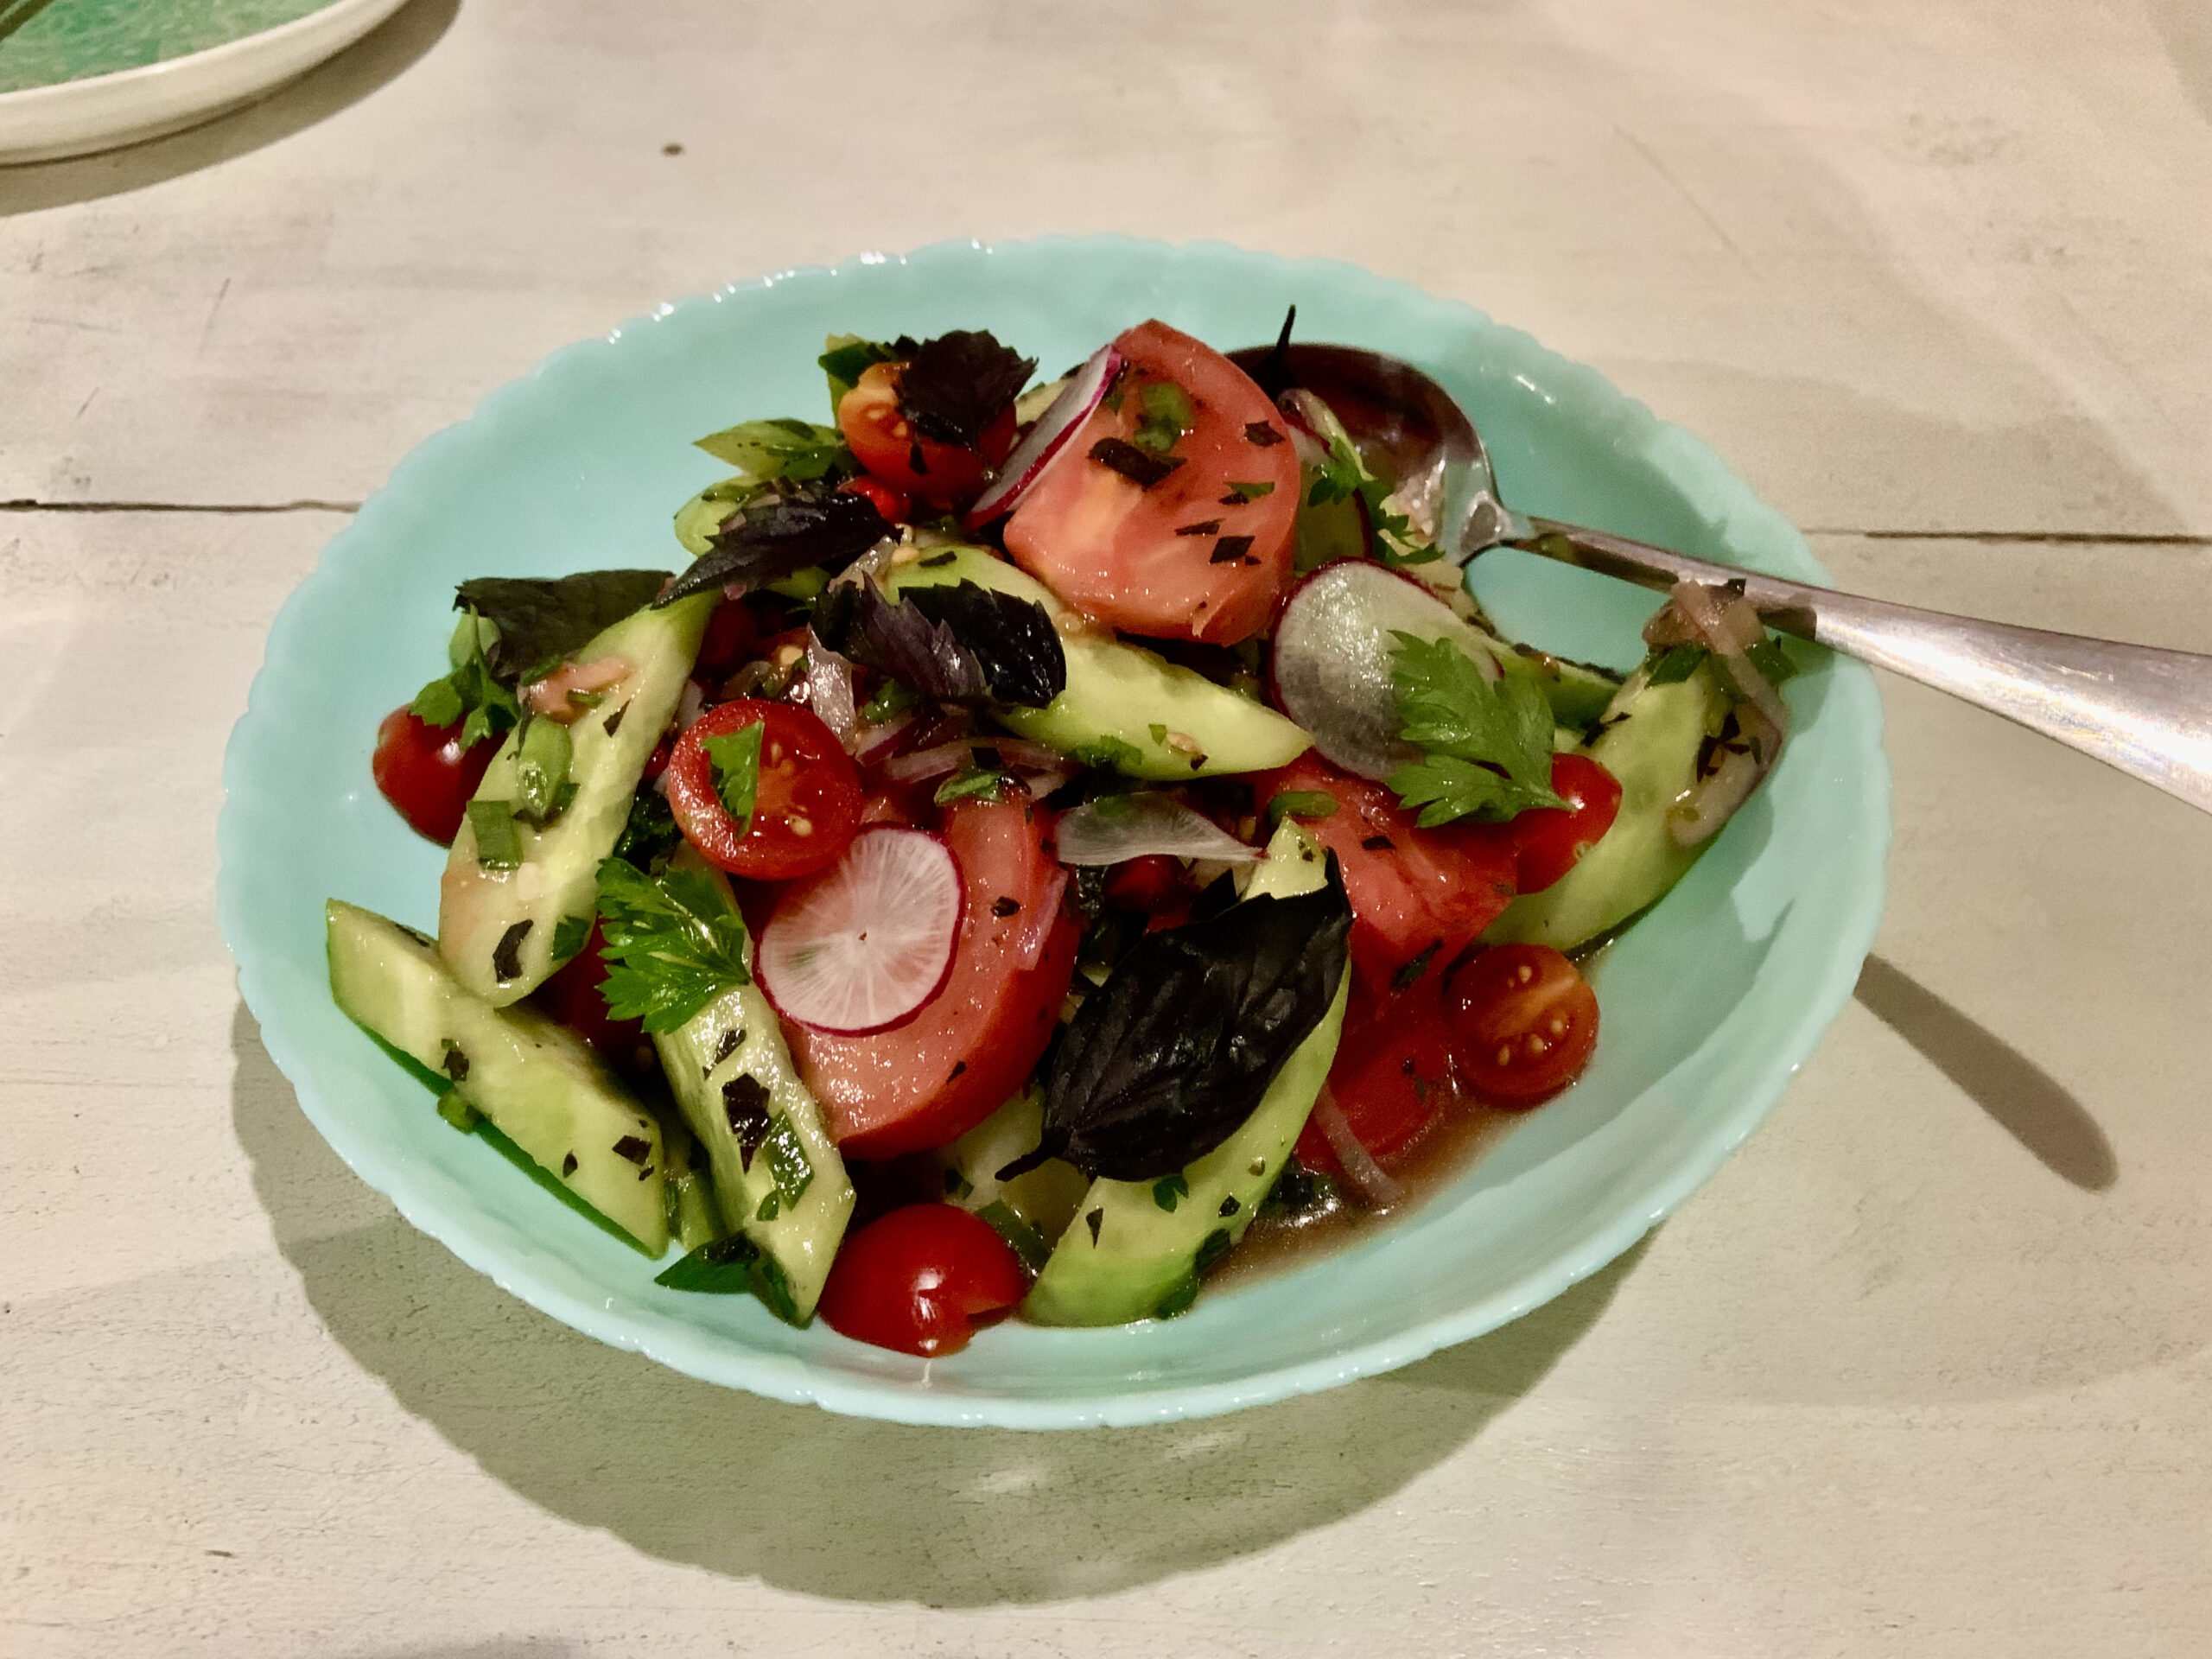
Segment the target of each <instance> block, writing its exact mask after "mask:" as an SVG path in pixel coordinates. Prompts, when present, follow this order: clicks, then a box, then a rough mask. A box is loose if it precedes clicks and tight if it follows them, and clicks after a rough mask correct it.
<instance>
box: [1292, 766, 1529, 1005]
mask: <svg viewBox="0 0 2212 1659" xmlns="http://www.w3.org/2000/svg"><path fill="white" fill-rule="evenodd" d="M1293 790H1295V791H1318V792H1319V793H1322V794H1325V795H1328V796H1329V797H1331V798H1332V799H1334V800H1335V801H1336V803H1337V810H1336V811H1334V812H1332V813H1331V814H1330V815H1329V816H1328V817H1323V818H1314V819H1311V820H1308V821H1306V829H1307V830H1308V831H1309V832H1310V833H1311V834H1312V835H1313V838H1314V839H1315V840H1317V841H1319V842H1320V843H1321V844H1322V845H1323V846H1324V847H1325V848H1327V849H1329V850H1330V851H1331V852H1333V853H1334V854H1336V855H1337V859H1338V863H1339V864H1340V865H1341V866H1342V868H1343V869H1344V893H1345V895H1346V896H1347V897H1348V898H1350V899H1351V959H1352V965H1353V967H1354V968H1355V969H1357V971H1358V974H1359V977H1360V979H1361V981H1362V982H1363V983H1365V985H1366V986H1367V988H1369V989H1370V990H1371V991H1375V992H1376V993H1377V994H1381V993H1384V992H1387V991H1389V989H1390V988H1391V985H1392V982H1393V981H1395V979H1396V977H1397V976H1398V973H1399V971H1400V970H1401V969H1405V968H1408V967H1410V966H1411V965H1412V963H1414V961H1416V960H1417V959H1419V958H1420V957H1421V956H1422V954H1423V953H1424V952H1430V953H1432V954H1430V955H1429V956H1428V959H1427V960H1428V967H1429V969H1430V970H1431V971H1432V972H1433V971H1436V970H1439V969H1442V968H1444V967H1445V966H1446V965H1447V964H1448V963H1451V962H1452V960H1453V959H1454V958H1455V957H1458V956H1459V952H1461V951H1462V950H1465V949H1466V948H1467V946H1468V945H1470V944H1473V943H1474V941H1475V940H1476V939H1477V938H1480V937H1481V935H1482V931H1483V930H1484V928H1486V927H1488V926H1489V925H1491V923H1492V922H1494V921H1496V920H1497V917H1498V912H1501V911H1503V909H1504V908H1505V907H1506V906H1507V905H1509V904H1510V903H1511V902H1512V901H1513V894H1514V891H1515V887H1514V880H1513V864H1514V859H1515V857H1516V853H1515V846H1514V839H1513V826H1512V825H1511V824H1510V823H1468V822H1462V823H1447V824H1443V825H1440V826H1439V827H1438V828H1436V829H1421V827H1420V825H1419V824H1418V823H1417V822H1416V821H1415V817H1414V814H1413V813H1411V812H1408V811H1407V810H1405V809H1404V808H1403V807H1402V806H1400V805H1399V804H1398V798H1397V796H1395V794H1393V793H1392V792H1391V791H1389V789H1387V788H1386V787H1384V786H1383V785H1381V784H1376V783H1370V782H1369V781H1368V780H1367V779H1364V778H1357V777H1354V776H1353V775H1352V774H1351V772H1344V771H1341V770H1339V769H1338V767H1336V766H1332V765H1330V764H1329V762H1327V761H1326V760H1322V759H1321V758H1320V756H1319V755H1318V754H1314V753H1311V752H1310V751H1309V752H1308V753H1305V754H1302V755H1300V757H1299V758H1298V759H1297V760H1294V761H1292V762H1291V763H1290V765H1288V766H1285V767H1283V768H1281V770H1280V771H1277V772H1269V773H1268V774H1266V775H1265V776H1264V777H1262V778H1258V779H1255V780H1254V786H1253V799H1254V800H1255V801H1256V802H1257V803H1258V804H1259V805H1260V807H1261V809H1262V810H1265V809H1266V807H1267V805H1268V802H1270V801H1272V800H1273V799H1274V798H1275V797H1276V796H1277V795H1280V794H1282V793H1283V792H1285V791H1293Z"/></svg>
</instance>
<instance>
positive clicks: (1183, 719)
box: [885, 547, 1313, 782]
mask: <svg viewBox="0 0 2212 1659" xmlns="http://www.w3.org/2000/svg"><path fill="white" fill-rule="evenodd" d="M947 554H950V559H948V560H947V561H946V563H943V564H938V565H930V564H924V563H912V564H906V565H902V566H901V567H899V569H897V570H894V571H893V573H892V574H891V576H890V578H889V580H888V581H887V583H886V584H885V589H886V591H887V593H888V594H890V595H891V597H893V599H896V598H897V597H898V596H899V594H900V593H901V592H903V591H904V590H906V588H922V587H934V586H938V585H941V584H946V583H950V582H975V583H976V585H977V586H979V587H983V588H993V589H995V590H996V591H997V592H1000V593H1002V594H1013V595H1014V597H1015V598H1017V599H1027V600H1031V601H1035V602H1036V603H1037V604H1039V605H1042V606H1043V607H1045V610H1046V614H1048V615H1049V616H1051V617H1052V620H1053V622H1054V624H1055V626H1058V624H1060V623H1061V622H1063V621H1064V620H1066V619H1067V618H1068V617H1069V615H1070V612H1069V610H1068V607H1066V606H1065V605H1064V604H1062V603H1061V602H1060V601H1059V599H1058V596H1057V595H1055V594H1053V592H1052V589H1051V588H1047V587H1046V586H1045V585H1044V583H1042V582H1039V581H1038V580H1037V579H1036V578H1035V577H1034V576H1032V575H1029V574H1028V573H1027V572H1026V571H1023V570H1020V569H1015V568H1014V566H1013V565H1011V564H1009V563H1007V562H1006V561H1005V560H1004V559H1001V558H996V557H994V556H992V555H991V554H990V553H988V552H987V551H985V550H983V549H982V548H975V547H944V548H939V549H938V550H935V551H934V552H932V553H931V554H930V555H929V557H931V558H938V557H942V556H944V555H947ZM1060 649H1061V650H1062V651H1063V652H1065V654H1066V657H1067V663H1068V683H1067V690H1065V691H1063V692H1061V693H1060V695H1059V696H1057V697H1055V698H1054V699H1053V700H1052V702H1051V703H1050V704H1048V705H1047V706H1046V707H1045V708H1042V709H1012V708H1005V707H1001V706H998V705H994V706H993V707H992V709H991V718H992V719H994V720H995V721H998V722H999V723H1000V724H1001V726H1004V727H1005V728H1007V730H1008V731H1010V732H1013V733H1014V734H1015V735H1016V736H1018V737H1026V738H1027V739H1028V740H1029V741H1031V742H1033V743H1041V744H1043V745H1044V746H1045V747H1047V748H1052V749H1058V750H1060V751H1061V752H1062V753H1075V752H1077V751H1078V750H1080V749H1083V748H1084V747H1087V746H1090V745H1093V744H1099V743H1102V742H1104V741H1109V740H1110V741H1114V742H1117V743H1122V744H1126V745H1127V746H1128V747H1129V748H1130V749H1132V750H1134V751H1135V753H1136V755H1137V759H1135V760H1126V759H1125V760H1116V761H1115V762H1114V763H1113V766H1114V770H1116V772H1122V773H1125V774H1126V775H1128V776H1129V777H1132V778H1147V779H1154V780H1156V781H1160V782H1182V781H1187V780H1188V779H1192V778H1214V777H1225V776H1228V775H1230V774H1231V773H1236V772H1271V771H1273V770H1274V768H1275V767H1277V766H1288V765H1289V764H1290V763H1291V762H1292V761H1293V760H1296V759H1297V758H1298V757H1299V756H1300V755H1301V754H1303V753H1306V750H1307V749H1308V748H1310V747H1313V739H1312V738H1310V737H1308V736H1307V735H1306V733H1305V731H1304V729H1303V728H1300V727H1299V726H1297V725H1295V724H1294V723H1293V722H1292V721H1289V720H1287V719H1286V718H1284V716H1282V715H1280V714H1277V713H1276V712H1275V711H1274V709H1269V708H1268V707H1267V706H1266V705H1265V704H1263V703H1260V702H1255V701H1253V699H1251V698H1249V697H1247V696H1240V695H1239V694H1238V693H1236V692H1235V691H1231V690H1229V688H1228V687H1226V686H1221V685H1216V684H1215V683H1213V682H1212V681H1211V680H1210V679H1208V678H1206V677H1205V675H1203V674H1200V673H1198V672H1196V671H1193V670H1191V669H1187V668H1185V667H1184V666H1182V664H1179V663H1171V662H1169V661H1168V660H1167V659H1166V658H1164V657H1161V656H1160V655H1158V654H1157V653H1156V652H1149V651H1147V650H1145V649H1144V648H1143V647H1142V646H1141V645H1128V644H1125V643H1124V642H1122V640H1119V639H1114V638H1113V637H1112V636H1111V635H1109V634H1096V633H1088V632H1080V631H1077V632H1062V633H1061V635H1060ZM1154 726H1158V727H1160V728H1162V729H1163V730H1164V731H1166V732H1169V733H1174V734H1181V735H1184V736H1187V737H1189V738H1191V739H1192V741H1195V742H1196V743H1197V744H1198V748H1199V750H1200V756H1199V757H1196V758H1198V759H1199V760H1200V764H1198V765H1197V766H1192V764H1191V763H1192V760H1193V758H1194V757H1193V756H1192V755H1190V754H1186V753H1183V752H1182V751H1180V750H1179V749H1175V748H1172V747H1169V746H1168V745H1167V744H1166V742H1164V741H1162V740H1160V739H1159V738H1156V737H1154V735H1153V734H1152V728H1154Z"/></svg>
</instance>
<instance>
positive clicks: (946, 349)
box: [899, 328, 1037, 449]
mask: <svg viewBox="0 0 2212 1659" xmlns="http://www.w3.org/2000/svg"><path fill="white" fill-rule="evenodd" d="M1036 369H1037V359H1035V358H1033V357H1023V356H1022V355H1021V354H1020V353H1018V352H1015V351H1014V350H1013V349H1012V348H1011V347H1009V346H1001V345H1000V344H999V342H998V340H996V339H995V337H994V336H993V335H992V334H991V333H990V332H989V330H988V329H969V328H957V329H955V330H954V331H953V332H952V333H950V334H939V335H938V337H937V338H936V339H935V340H924V341H923V342H922V344H921V345H920V346H919V347H918V348H917V349H916V351H915V353H914V354H913V356H912V357H911V358H909V359H907V361H906V367H905V368H903V369H901V370H900V371H899V413H900V414H901V415H904V416H906V418H907V419H908V420H909V421H912V423H914V429H915V430H916V431H918V432H919V433H921V434H922V435H924V436H925V437H931V438H935V439H936V440H937V441H938V442H939V443H957V444H959V445H962V446H963V448H970V449H972V448H975V447H976V441H977V440H978V439H980V438H981V437H982V435H983V430H984V429H985V428H986V427H988V426H989V425H990V423H992V422H993V421H995V420H996V419H997V418H998V417H999V415H1000V413H1001V411H1002V410H1005V409H1006V407H1007V405H1008V404H1011V403H1013V402H1014V398H1015V397H1017V396H1018V395H1019V394H1020V391H1021V389H1022V388H1023V387H1024V386H1026V385H1028V384H1029V377H1030V376H1031V375H1032V374H1033V373H1034V372H1036Z"/></svg>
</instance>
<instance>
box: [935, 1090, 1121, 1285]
mask: <svg viewBox="0 0 2212 1659" xmlns="http://www.w3.org/2000/svg"><path fill="white" fill-rule="evenodd" d="M1044 1133H1045V1103H1044V1102H1043V1100H1042V1099H1040V1098H1039V1096H1038V1094H1037V1093H1036V1091H1035V1090H1023V1091H1022V1092H1021V1093H1020V1094H1018V1095H1016V1096H1014V1098H1013V1099H1012V1100H1009V1101H1008V1102H1007V1103H1006V1104H1005V1105H1003V1106H1001V1107H1000V1108H999V1109H998V1110H996V1111H995V1112H993V1113H992V1114H991V1115H990V1116H988V1117H987V1118H985V1119H984V1120H983V1121H982V1122H981V1123H978V1124H977V1125H976V1127H975V1128H972V1129H970V1130H969V1131H968V1133H967V1134H965V1135H962V1136H961V1137H960V1138H959V1139H958V1140H957V1141H954V1142H953V1143H952V1144H951V1145H950V1146H949V1147H944V1149H943V1150H941V1151H939V1152H938V1154H936V1156H937V1160H938V1164H939V1165H940V1166H942V1167H943V1169H944V1196H945V1200H946V1202H947V1203H950V1204H957V1205H959V1206H960V1207H961V1208H962V1209H963V1210H969V1211H974V1212H975V1213H976V1215H979V1216H981V1217H982V1218H983V1219H984V1220H985V1221H988V1222H989V1223H990V1224H991V1225H992V1226H993V1227H995V1228H996V1229H997V1230H998V1231H999V1236H1001V1237H1002V1238H1004V1239H1005V1240H1006V1242H1007V1243H1009V1244H1011V1245H1012V1246H1014V1254H1015V1255H1019V1256H1020V1257H1021V1259H1022V1261H1023V1262H1024V1264H1025V1265H1027V1267H1028V1268H1029V1270H1030V1271H1031V1272H1032V1273H1034V1272H1036V1271H1038V1270H1039V1268H1042V1267H1043V1266H1044V1265H1045V1262H1046V1257H1047V1256H1049V1255H1050V1254H1051V1253H1052V1245H1053V1243H1054V1241H1055V1240H1057V1239H1058V1237H1059V1236H1060V1235H1061V1234H1063V1233H1065V1231H1066V1230H1067V1227H1068V1224H1069V1223H1070V1222H1071V1221H1073V1220H1074V1219H1075V1213H1076V1207H1077V1205H1079V1204H1081V1203H1082V1201H1083V1195H1084V1193H1085V1192H1088V1191H1089V1190H1090V1182H1089V1181H1088V1180H1086V1179H1084V1173H1083V1172H1082V1171H1081V1170H1079V1169H1077V1167H1076V1166H1074V1165H1073V1164H1071V1163H1066V1162H1065V1161H1063V1160H1060V1159H1058V1158H1052V1159H1047V1160H1046V1161H1045V1162H1044V1163H1041V1164H1039V1166H1037V1167H1036V1168H1034V1169H1032V1170H1025V1171H1024V1172H1023V1173H1020V1174H1019V1175H1017V1176H1015V1177H1014V1179H1012V1180H1010V1181H1001V1180H1000V1179H999V1171H1001V1170H1002V1169H1004V1168H1005V1167H1006V1166H1007V1165H1008V1164H1010V1163H1012V1162H1013V1161H1014V1160H1015V1159H1017V1158H1020V1157H1021V1156H1023V1155H1024V1154H1027V1153H1029V1152H1031V1151H1033V1150H1034V1149H1035V1147H1036V1145H1037V1143H1038V1141H1040V1140H1042V1139H1043V1138H1044Z"/></svg>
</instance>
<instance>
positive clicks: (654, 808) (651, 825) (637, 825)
mask: <svg viewBox="0 0 2212 1659" xmlns="http://www.w3.org/2000/svg"><path fill="white" fill-rule="evenodd" d="M682 845H683V831H682V830H681V829H677V827H676V814H675V813H674V812H672V811H671V810H669V804H668V797H667V796H665V795H664V794H662V793H661V792H660V791H658V790H657V789H655V788H653V787H652V785H650V784H649V785H646V786H645V788H643V789H641V790H639V791H638V792H637V794H636V795H634V796H632V798H631V800H630V817H629V819H628V820H627V822H626V823H624V824H623V826H622V836H621V838H620V840H619V841H617V842H615V843H614V856H615V857H617V858H619V859H621V860H623V861H625V862H627V863H631V864H634V865H636V866H637V867H638V868H639V869H641V870H643V871H645V873H646V874H649V875H652V874H658V873H659V867H660V866H661V865H663V864H665V863H667V862H668V861H669V859H670V857H671V855H674V853H675V851H676V849H677V848H678V847H680V846H682Z"/></svg>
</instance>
